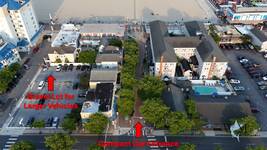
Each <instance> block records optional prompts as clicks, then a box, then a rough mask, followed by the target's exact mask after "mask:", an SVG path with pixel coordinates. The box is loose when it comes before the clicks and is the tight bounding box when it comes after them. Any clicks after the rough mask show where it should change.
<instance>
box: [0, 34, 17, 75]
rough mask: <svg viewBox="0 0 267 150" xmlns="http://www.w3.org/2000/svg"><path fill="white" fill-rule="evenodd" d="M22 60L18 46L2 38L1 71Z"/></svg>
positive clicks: (0, 46) (0, 51) (0, 48)
mask: <svg viewBox="0 0 267 150" xmlns="http://www.w3.org/2000/svg"><path fill="white" fill-rule="evenodd" d="M20 60H21V58H20V55H19V53H18V51H17V49H16V46H15V45H13V44H11V43H7V42H5V41H4V40H3V39H1V38H0V70H1V69H3V68H4V67H6V66H9V65H10V64H13V63H16V62H18V61H20Z"/></svg>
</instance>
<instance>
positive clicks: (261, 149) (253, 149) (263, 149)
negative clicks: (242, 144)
mask: <svg viewBox="0 0 267 150" xmlns="http://www.w3.org/2000/svg"><path fill="white" fill-rule="evenodd" d="M246 150H267V148H266V147H264V146H256V147H253V146H249V147H247V148H246Z"/></svg>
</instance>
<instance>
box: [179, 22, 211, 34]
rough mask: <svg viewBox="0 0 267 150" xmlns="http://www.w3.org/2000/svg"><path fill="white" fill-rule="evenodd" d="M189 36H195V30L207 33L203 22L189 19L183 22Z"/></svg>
mask: <svg viewBox="0 0 267 150" xmlns="http://www.w3.org/2000/svg"><path fill="white" fill-rule="evenodd" d="M184 24H185V26H186V29H187V31H188V33H189V35H190V36H197V32H201V33H202V34H206V35H207V34H208V33H207V31H206V29H205V26H204V24H203V23H200V22H198V21H189V22H185V23H184Z"/></svg>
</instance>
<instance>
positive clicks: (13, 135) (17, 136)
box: [10, 135, 19, 137]
mask: <svg viewBox="0 0 267 150" xmlns="http://www.w3.org/2000/svg"><path fill="white" fill-rule="evenodd" d="M10 137H19V135H11V136H10Z"/></svg>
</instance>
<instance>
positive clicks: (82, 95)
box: [78, 93, 86, 98]
mask: <svg viewBox="0 0 267 150" xmlns="http://www.w3.org/2000/svg"><path fill="white" fill-rule="evenodd" d="M78 97H80V98H84V97H86V93H79V95H78Z"/></svg>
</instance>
